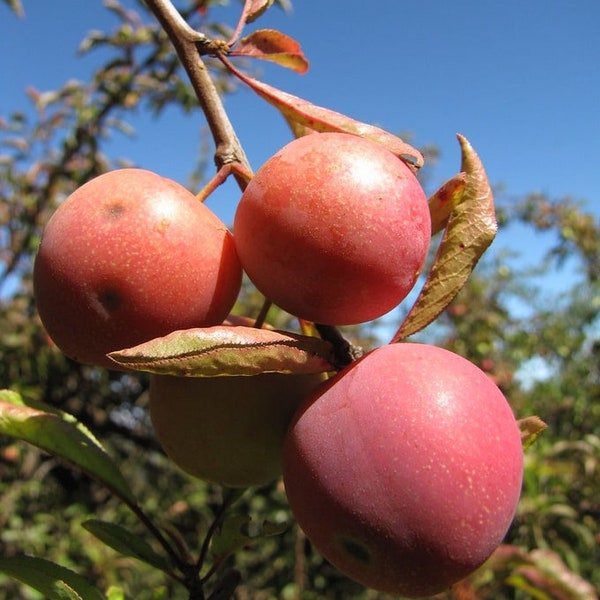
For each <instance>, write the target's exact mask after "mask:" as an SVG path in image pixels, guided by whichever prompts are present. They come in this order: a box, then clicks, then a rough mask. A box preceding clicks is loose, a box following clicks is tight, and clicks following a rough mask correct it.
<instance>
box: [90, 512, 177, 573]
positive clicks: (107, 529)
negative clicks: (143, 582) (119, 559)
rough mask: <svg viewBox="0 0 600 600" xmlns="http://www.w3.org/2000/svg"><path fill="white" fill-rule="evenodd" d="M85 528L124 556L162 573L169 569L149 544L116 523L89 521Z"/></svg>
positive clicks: (97, 520)
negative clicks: (135, 559)
mask: <svg viewBox="0 0 600 600" xmlns="http://www.w3.org/2000/svg"><path fill="white" fill-rule="evenodd" d="M83 527H85V529H87V530H88V531H89V532H90V533H92V534H93V535H95V536H96V537H97V538H98V539H99V540H100V541H102V542H104V543H105V544H106V545H107V546H109V547H111V548H112V549H113V550H116V551H117V552H119V553H120V554H122V555H123V556H132V557H134V558H137V559H138V560H141V561H142V562H145V563H147V564H149V565H151V566H153V567H155V568H156V569H160V570H161V571H165V570H167V569H168V564H167V561H166V560H165V559H164V558H163V557H162V556H160V555H159V554H157V553H156V552H155V551H154V550H153V549H152V547H151V546H150V545H149V544H148V543H147V542H145V541H144V540H143V539H142V538H140V537H139V535H137V534H134V533H131V532H130V531H128V530H127V529H125V528H124V527H121V526H120V525H117V524H116V523H108V522H106V521H101V520H99V519H89V520H88V521H85V522H84V523H83Z"/></svg>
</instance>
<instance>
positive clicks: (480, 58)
mask: <svg viewBox="0 0 600 600" xmlns="http://www.w3.org/2000/svg"><path fill="white" fill-rule="evenodd" d="M23 3H24V7H25V11H26V18H25V19H24V20H18V19H17V18H15V17H13V16H12V15H11V14H10V13H9V11H8V9H7V8H6V7H5V6H4V5H0V71H1V73H2V78H1V82H2V83H1V84H0V114H1V113H5V112H7V111H10V110H13V109H24V108H27V107H28V100H27V99H26V96H25V95H24V93H23V90H24V88H25V86H27V85H32V86H34V87H36V88H38V89H40V90H45V89H53V88H56V87H59V86H60V85H62V83H63V82H64V81H65V80H66V79H69V78H85V77H86V76H87V75H88V74H89V72H90V67H91V65H93V64H94V61H95V60H97V59H96V58H95V57H94V55H93V54H92V55H91V56H90V57H87V58H83V59H82V58H78V57H77V56H76V53H75V50H76V48H77V46H78V44H79V41H80V40H81V39H82V37H83V36H84V34H85V32H87V31H88V30H90V29H103V28H106V27H112V26H113V25H114V24H115V23H116V20H115V19H114V17H113V16H112V15H111V14H110V13H109V12H108V11H106V10H105V9H104V8H103V6H102V2H101V0H84V1H82V0H52V1H51V2H40V1H39V0H38V1H36V0H23ZM238 10H239V5H238V4H237V3H233V7H231V8H228V9H219V15H220V16H222V17H223V19H224V20H226V21H228V22H230V23H231V24H234V22H235V20H236V16H237V11H238ZM258 27H272V28H278V29H281V30H282V31H284V32H286V33H288V34H290V35H292V36H293V37H295V38H296V39H297V40H298V41H299V42H300V43H301V44H302V47H303V49H304V51H305V53H306V55H307V57H308V59H309V60H310V62H311V67H310V70H309V72H308V73H307V74H306V75H303V76H298V75H296V74H294V73H291V72H288V71H286V70H285V69H282V68H279V67H271V66H265V67H262V68H263V78H264V79H265V81H267V82H268V83H270V84H272V85H275V86H278V87H282V88H283V89H285V90H287V91H289V92H291V93H294V94H296V95H300V96H303V97H305V98H307V99H309V100H311V101H313V102H315V103H318V104H322V105H326V106H328V107H330V108H333V109H335V110H338V111H340V112H345V113H347V114H349V115H351V116H353V117H355V118H358V119H361V120H363V121H367V122H370V123H373V124H377V125H379V126H381V127H384V128H385V129H388V130H390V131H392V132H403V131H410V132H412V133H413V135H414V138H413V142H414V143H415V144H416V145H420V144H428V143H433V144H436V145H438V147H439V148H440V149H441V152H442V160H441V161H440V163H439V166H438V168H437V169H436V170H435V172H434V180H433V182H432V185H437V184H440V183H441V182H443V181H444V180H445V179H447V178H448V177H450V176H452V175H453V174H454V173H456V172H457V171H458V168H459V160H460V156H459V150H458V145H457V143H456V139H455V133H456V132H460V133H463V134H464V135H466V136H467V138H469V139H470V141H471V143H472V144H473V146H474V147H475V149H476V150H477V151H478V152H479V154H480V156H481V158H482V159H483V161H484V164H485V166H486V169H487V171H488V175H489V178H490V180H491V181H492V183H493V184H500V183H501V184H503V185H504V186H505V189H506V191H507V193H508V194H510V195H519V194H524V193H527V192H533V191H536V192H537V191H539V192H545V193H547V194H548V195H550V196H551V197H560V196H563V195H567V194H569V195H571V196H573V197H575V198H577V199H581V200H585V201H586V202H587V205H588V208H589V209H591V210H593V211H594V212H596V213H597V214H599V215H600V195H599V194H598V188H599V187H600V104H599V102H600V2H598V0H573V1H572V2H567V1H559V0H527V1H523V0H503V1H502V2H492V1H482V0H457V1H450V0H429V1H427V2H409V1H408V0H372V1H371V2H368V1H367V0H363V1H359V0H344V2H334V1H327V0H296V2H295V4H294V11H293V12H292V13H291V14H285V13H283V12H282V11H280V10H278V9H276V8H273V9H271V10H270V11H269V12H268V13H267V15H265V16H264V17H263V18H262V19H261V20H259V21H258V22H257V23H255V24H253V25H252V26H251V27H250V28H249V30H252V29H255V28H258ZM226 106H227V109H228V110H229V113H230V116H231V118H232V121H233V123H234V126H235V127H236V129H237V131H238V135H239V137H240V139H241V141H242V143H243V145H244V147H245V149H246V152H247V154H248V156H249V158H250V161H251V163H252V165H253V167H255V168H257V167H258V166H260V164H261V163H262V162H263V161H264V160H265V159H266V158H268V156H270V155H271V154H272V153H273V152H275V151H276V150H277V149H278V148H279V147H280V146H282V145H283V144H285V143H286V142H287V141H289V139H290V134H289V132H288V130H287V127H286V126H285V125H284V123H283V121H282V120H281V119H280V118H279V116H278V115H277V114H276V113H275V111H274V110H273V109H271V108H270V107H268V106H266V105H264V103H263V102H262V101H261V100H259V99H257V98H256V97H255V96H253V95H252V93H251V92H249V91H242V92H241V93H239V94H237V95H235V96H232V97H230V98H228V99H227V104H226ZM134 124H135V126H136V128H137V135H136V137H135V138H134V139H132V140H127V139H125V138H120V137H116V138H115V139H114V141H113V142H112V145H111V148H110V153H111V155H114V156H124V157H129V158H132V159H133V160H134V161H135V162H136V163H137V164H138V165H139V166H143V167H146V168H150V169H153V170H156V171H158V172H160V173H162V174H164V175H166V176H170V177H173V178H174V179H178V180H180V181H182V182H185V181H186V177H187V175H188V173H189V171H190V169H191V168H192V165H193V164H194V153H196V152H197V150H198V142H199V136H198V131H199V129H200V126H201V124H202V116H201V115H200V114H195V115H193V116H192V117H190V118H183V117H182V116H181V115H180V114H179V112H176V111H173V112H170V113H169V114H167V115H165V116H164V118H162V119H161V120H160V121H158V122H155V121H152V120H149V119H148V118H140V119H137V120H136V121H135V122H134ZM237 196H238V194H237V190H236V188H235V186H234V185H227V186H225V187H224V189H223V190H221V191H220V193H219V194H218V196H217V197H215V198H214V200H213V201H212V202H211V206H212V207H213V208H214V209H215V210H216V211H217V212H219V214H220V215H221V216H222V218H224V220H226V221H228V222H230V221H231V216H232V214H233V207H234V205H235V202H236V200H237ZM535 243H536V242H535V240H532V239H529V240H528V239H523V238H521V237H519V236H510V237H507V238H505V239H504V240H500V239H499V240H498V241H497V243H496V244H498V245H502V244H504V245H505V246H506V245H510V246H513V247H514V249H515V250H517V251H519V250H522V251H526V252H527V254H528V255H529V256H531V251H532V247H531V245H532V244H535Z"/></svg>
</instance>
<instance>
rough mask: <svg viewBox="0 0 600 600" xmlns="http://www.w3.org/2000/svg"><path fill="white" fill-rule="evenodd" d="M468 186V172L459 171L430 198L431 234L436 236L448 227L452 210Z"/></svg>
mask: <svg viewBox="0 0 600 600" xmlns="http://www.w3.org/2000/svg"><path fill="white" fill-rule="evenodd" d="M466 186H467V174H466V173H458V174H457V175H455V176H454V177H452V178H451V179H449V180H448V181H446V183H444V184H443V185H442V186H441V187H440V188H439V189H438V190H437V191H436V192H434V193H433V194H432V196H431V197H430V198H429V214H430V215H431V235H432V236H434V235H435V234H436V233H439V232H440V231H442V229H444V227H446V225H447V224H448V219H449V218H450V215H451V214H452V211H453V210H455V209H456V207H457V206H458V204H459V203H460V202H461V200H462V198H463V194H464V193H465V188H466Z"/></svg>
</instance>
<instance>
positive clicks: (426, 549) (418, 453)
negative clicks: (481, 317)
mask: <svg viewBox="0 0 600 600" xmlns="http://www.w3.org/2000/svg"><path fill="white" fill-rule="evenodd" d="M522 471H523V455H522V447H521V438H520V433H519V428H518V424H517V422H516V421H515V418H514V416H513V413H512V411H511V408H510V406H509V405H508V403H507V401H506V399H505V398H504V396H503V394H502V393H501V392H500V390H499V389H498V388H497V387H496V385H495V384H494V383H493V382H492V381H491V379H489V378H488V377H487V376H486V375H485V373H483V371H481V370H480V369H479V368H477V367H476V366H475V365H473V364H472V363H470V362H469V361H467V360H465V359H464V358H462V357H460V356H458V355H456V354H454V353H451V352H449V351H447V350H444V349H441V348H437V347H434V346H429V345H423V344H412V343H402V344H391V345H387V346H383V347H381V348H378V349H376V350H374V351H372V352H371V353H369V354H367V355H366V356H365V357H364V358H362V359H360V360H359V361H357V362H355V363H353V364H352V365H350V366H349V367H348V368H346V369H345V370H343V371H341V372H340V373H339V374H338V375H336V376H335V377H334V378H332V379H331V380H329V381H328V382H327V383H326V384H325V385H324V386H323V387H322V388H320V389H319V390H318V391H317V392H316V393H315V394H314V395H313V397H311V398H310V399H308V400H307V401H306V403H305V404H304V405H303V406H301V407H300V409H299V411H298V414H297V416H296V417H295V419H294V422H293V424H292V425H291V427H290V429H289V433H288V435H287V438H286V444H285V450H284V482H285V488H286V493H287V495H288V499H289V503H290V506H291V509H292V512H293V514H294V515H295V517H296V519H297V521H298V523H299V525H300V527H301V528H302V529H303V530H304V531H305V533H306V535H307V537H308V538H309V539H310V540H311V541H312V542H313V544H314V545H315V547H316V548H317V549H318V550H320V552H321V553H322V554H323V555H324V556H325V558H327V559H328V560H329V561H330V562H331V563H332V564H333V565H335V566H337V567H338V568H339V569H340V570H341V571H342V572H343V573H345V574H346V575H348V576H349V577H350V578H352V579H354V580H355V581H357V582H359V583H361V584H363V585H365V586H367V587H370V588H374V589H377V590H380V591H383V592H387V593H391V594H397V595H399V596H408V597H421V596H429V595H433V594H436V593H438V592H441V591H443V590H444V589H446V588H448V587H449V586H450V585H451V584H452V583H454V582H456V581H458V580H460V579H462V578H464V577H465V576H467V575H468V574H470V573H471V572H472V571H474V570H475V569H476V568H477V567H479V566H480V565H481V564H482V563H483V562H484V561H485V560H486V559H487V558H488V557H489V556H490V554H491V553H492V552H493V550H494V549H495V548H496V547H497V546H498V545H499V544H500V543H501V542H502V539H503V537H504V536H505V534H506V532H507V530H508V527H509V526H510V523H511V521H512V519H513V516H514V514H515V510H516V507H517V503H518V500H519V495H520V490H521V480H522Z"/></svg>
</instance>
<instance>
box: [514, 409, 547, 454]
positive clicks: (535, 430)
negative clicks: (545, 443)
mask: <svg viewBox="0 0 600 600" xmlns="http://www.w3.org/2000/svg"><path fill="white" fill-rule="evenodd" d="M517 424H518V425H519V431H520V432H521V443H522V444H523V449H524V450H526V449H527V448H529V446H531V444H533V443H534V442H535V440H537V438H538V437H539V436H540V434H541V433H542V431H544V429H546V428H547V427H548V425H546V423H544V421H542V420H541V419H540V418H539V417H537V416H535V415H534V416H531V417H525V418H524V419H519V420H518V421H517Z"/></svg>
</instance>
